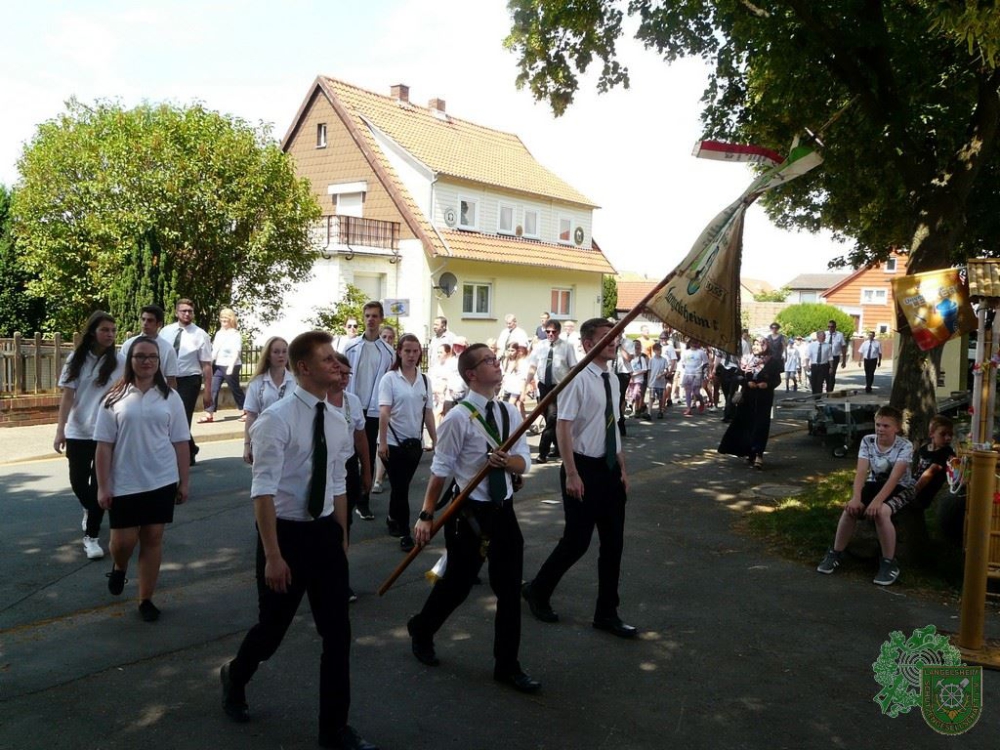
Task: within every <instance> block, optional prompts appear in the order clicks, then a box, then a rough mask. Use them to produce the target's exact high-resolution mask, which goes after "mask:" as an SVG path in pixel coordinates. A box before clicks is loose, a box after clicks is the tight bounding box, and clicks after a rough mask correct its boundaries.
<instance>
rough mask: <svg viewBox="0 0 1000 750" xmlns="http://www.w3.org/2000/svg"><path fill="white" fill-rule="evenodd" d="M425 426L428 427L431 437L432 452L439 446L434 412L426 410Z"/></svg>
mask: <svg viewBox="0 0 1000 750" xmlns="http://www.w3.org/2000/svg"><path fill="white" fill-rule="evenodd" d="M424 425H425V426H426V427H427V434H428V435H430V436H431V447H430V449H431V450H434V446H436V445H437V441H438V439H437V426H436V425H435V424H434V411H433V410H432V409H424Z"/></svg>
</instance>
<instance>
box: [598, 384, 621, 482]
mask: <svg viewBox="0 0 1000 750" xmlns="http://www.w3.org/2000/svg"><path fill="white" fill-rule="evenodd" d="M601 377H602V378H604V460H605V461H606V462H607V464H608V468H609V469H614V468H615V464H616V463H618V440H617V438H616V436H615V431H616V430H617V429H618V425H616V424H615V407H614V405H613V404H612V403H611V376H610V375H609V374H608V373H606V372H605V373H602V374H601Z"/></svg>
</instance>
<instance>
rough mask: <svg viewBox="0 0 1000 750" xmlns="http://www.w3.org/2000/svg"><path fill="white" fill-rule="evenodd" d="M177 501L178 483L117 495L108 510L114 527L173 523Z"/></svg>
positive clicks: (128, 527) (126, 527) (129, 527)
mask: <svg viewBox="0 0 1000 750" xmlns="http://www.w3.org/2000/svg"><path fill="white" fill-rule="evenodd" d="M176 502H177V483H176V482H174V483H173V484H168V485H165V486H163V487H160V488H159V489H155V490H148V491H146V492H137V493H135V494H134V495H120V496H115V497H114V498H113V499H112V500H111V508H110V509H109V510H108V517H109V519H110V523H111V528H112V529H132V528H135V527H136V526H152V525H154V524H165V523H172V522H173V520H174V505H175V504H176Z"/></svg>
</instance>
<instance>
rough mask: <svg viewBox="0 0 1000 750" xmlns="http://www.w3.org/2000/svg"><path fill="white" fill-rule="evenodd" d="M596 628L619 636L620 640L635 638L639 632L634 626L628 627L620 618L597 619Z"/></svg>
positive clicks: (595, 619)
mask: <svg viewBox="0 0 1000 750" xmlns="http://www.w3.org/2000/svg"><path fill="white" fill-rule="evenodd" d="M594 627H595V628H597V629H598V630H603V631H605V632H608V633H611V635H617V636H618V637H619V638H635V637H636V635H638V633H639V631H638V630H637V629H636V628H635V627H633V626H632V625H626V624H625V623H624V622H622V619H621V618H620V617H617V616H615V617H595V618H594Z"/></svg>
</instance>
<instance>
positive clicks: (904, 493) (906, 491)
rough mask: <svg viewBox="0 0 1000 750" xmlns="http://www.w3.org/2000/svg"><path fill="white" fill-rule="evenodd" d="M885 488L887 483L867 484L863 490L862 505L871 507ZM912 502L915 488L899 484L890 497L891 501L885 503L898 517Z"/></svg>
mask: <svg viewBox="0 0 1000 750" xmlns="http://www.w3.org/2000/svg"><path fill="white" fill-rule="evenodd" d="M884 486H885V482H865V484H864V486H863V487H862V488H861V504H862V505H864V506H865V507H866V508H867V507H868V506H869V505H871V502H872V500H874V499H875V496H876V495H877V494H878V493H879V492H880V491H881V490H882V487H884ZM912 500H913V487H902V486H901V485H898V484H897V485H896V488H895V489H894V490H893V491H892V494H891V495H890V496H889V499H888V500H886V501H885V504H886V505H888V506H889V510H891V511H892V515H896V514H897V513H899V511H901V510H902V509H903V508H904V507H906V506H907V505H909V503H910V501H912Z"/></svg>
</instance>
